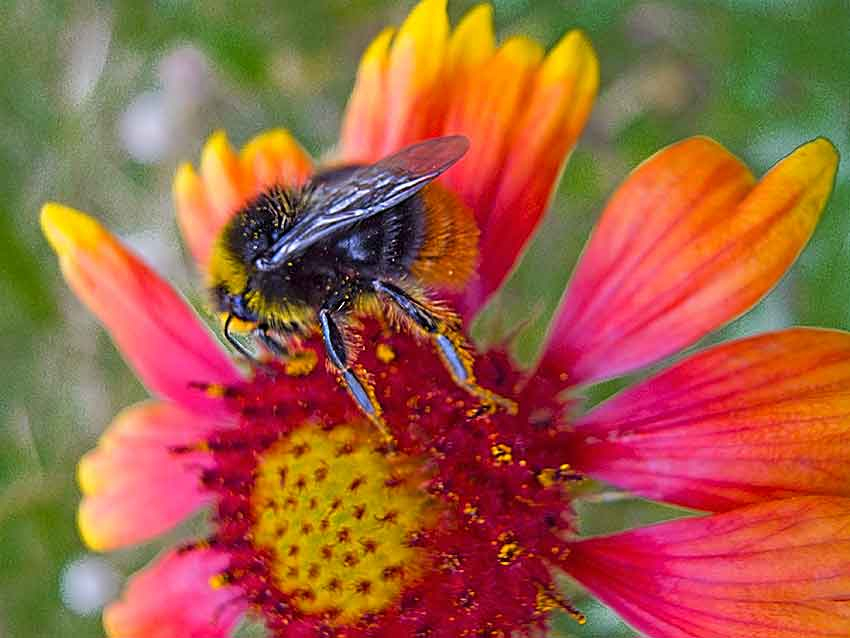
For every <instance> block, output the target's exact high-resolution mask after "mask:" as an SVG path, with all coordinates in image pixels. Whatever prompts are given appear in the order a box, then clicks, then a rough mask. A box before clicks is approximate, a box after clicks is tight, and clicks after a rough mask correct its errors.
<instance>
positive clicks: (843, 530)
mask: <svg viewBox="0 0 850 638" xmlns="http://www.w3.org/2000/svg"><path fill="white" fill-rule="evenodd" d="M564 568H565V569H566V570H567V571H568V572H569V573H570V574H571V575H572V576H574V577H575V578H576V579H577V580H578V581H579V582H581V583H582V584H583V585H584V586H585V587H587V588H588V589H589V590H590V591H591V592H593V594H594V595H596V596H598V597H599V598H600V599H601V600H602V601H603V602H605V603H606V604H608V605H610V606H611V607H612V608H613V609H614V610H615V611H617V613H619V614H620V615H621V616H622V617H623V618H624V619H625V620H626V621H627V622H628V623H630V624H631V625H632V626H633V627H634V628H636V629H637V630H639V631H641V632H642V633H643V634H645V635H646V636H649V637H651V638H801V637H803V636H806V637H812V638H814V637H816V636H823V637H830V636H831V637H834V638H839V637H841V638H844V637H846V636H848V635H850V603H848V600H850V499H846V498H836V497H817V496H811V497H799V498H793V499H785V500H781V501H773V502H770V503H762V504H759V505H752V506H749V507H744V508H741V509H738V510H734V511H732V512H727V513H725V514H717V515H713V516H706V517H702V518H692V519H684V520H679V521H674V522H671V523H663V524H660V525H654V526H652V527H648V528H643V529H638V530H633V531H629V532H625V533H621V534H615V535H613V536H608V537H604V538H592V539H590V540H585V541H579V542H576V543H574V544H573V549H572V553H571V554H570V555H569V556H568V557H567V558H566V560H565V561H564Z"/></svg>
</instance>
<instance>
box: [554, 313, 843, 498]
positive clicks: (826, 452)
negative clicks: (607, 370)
mask: <svg viewBox="0 0 850 638" xmlns="http://www.w3.org/2000/svg"><path fill="white" fill-rule="evenodd" d="M847 441H850V333H846V332H840V331H836V330H818V329H813V328H797V329H793V330H786V331H783V332H777V333H774V334H767V335H762V336H758V337H752V338H749V339H742V340H740V341H735V342H732V343H727V344H723V345H720V346H716V347H713V348H710V349H708V350H705V351H703V352H701V353H699V354H697V355H694V356H692V357H690V358H688V359H686V360H685V361H683V362H681V363H679V364H677V365H676V366H674V367H672V368H670V369H669V370H667V371H665V372H662V373H661V374H659V375H657V376H654V377H652V378H650V379H648V380H647V381H644V382H643V383H640V384H638V385H637V386H634V387H632V388H629V389H628V390H626V391H625V392H623V393H622V394H619V395H617V396H616V397H614V398H613V399H612V400H610V401H608V402H607V403H605V404H603V405H602V406H600V407H598V408H596V409H595V410H593V411H591V412H590V413H589V414H587V415H586V416H584V417H583V418H581V419H580V420H579V421H578V423H577V424H576V434H575V441H574V442H573V444H572V445H571V446H570V449H569V459H568V460H569V461H570V463H571V465H573V466H574V467H576V468H577V469H579V470H580V471H582V472H586V473H587V474H589V475H591V476H593V477H595V478H599V479H602V480H604V481H608V482H610V483H614V484H616V485H619V486H621V487H624V488H626V489H628V490H630V491H632V492H636V493H638V494H641V495H642V496H646V497H648V498H653V499H657V500H661V501H667V502H670V503H677V504H679V505H683V506H685V507H690V508H694V509H703V510H712V511H721V510H727V509H731V508H734V507H738V506H740V505H744V504H748V503H755V502H759V501H766V500H773V499H777V498H783V497H787V496H797V495H803V494H828V495H840V496H850V446H848V445H847Z"/></svg>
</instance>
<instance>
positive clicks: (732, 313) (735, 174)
mask: <svg viewBox="0 0 850 638" xmlns="http://www.w3.org/2000/svg"><path fill="white" fill-rule="evenodd" d="M837 163H838V158H837V154H836V152H835V149H834V147H833V146H832V145H831V144H830V143H829V142H828V141H827V140H825V139H818V140H815V141H813V142H810V143H808V144H805V145H803V146H801V147H800V148H798V149H797V150H795V151H794V152H793V153H791V154H790V155H789V156H788V157H786V158H785V159H783V160H782V161H780V162H779V163H778V164H777V165H776V166H774V167H773V168H772V169H771V170H770V172H769V173H767V174H766V175H765V176H764V178H762V180H761V181H760V182H759V183H758V184H757V185H756V186H755V187H753V186H752V177H751V175H750V173H749V171H747V169H746V167H745V166H744V165H743V164H741V163H740V162H739V161H738V160H737V159H736V158H735V157H734V156H733V155H731V154H730V153H729V152H728V151H726V150H725V149H724V148H723V147H721V146H720V145H719V144H717V143H716V142H713V141H711V140H708V139H705V138H692V139H689V140H685V141H683V142H679V143H678V144H674V145H672V146H670V147H668V148H666V149H664V150H662V151H659V152H658V153H656V154H655V155H654V156H653V157H651V158H650V159H649V160H647V161H646V162H644V163H643V164H641V165H640V166H639V167H638V168H637V169H636V170H635V171H634V172H633V173H632V174H631V175H630V176H629V178H628V179H627V180H626V182H625V183H624V184H623V185H622V186H621V187H620V189H619V190H618V191H617V192H616V193H615V194H614V196H613V198H612V199H611V201H610V202H609V204H608V206H607V207H606V209H605V212H604V213H603V215H602V219H601V220H600V222H599V224H598V226H597V228H596V230H595V232H594V234H593V237H592V238H591V240H590V243H589V245H588V247H587V248H586V250H585V252H584V255H583V256H582V259H581V262H580V263H579V265H578V267H577V269H576V272H575V274H574V275H573V279H572V281H571V282H570V286H569V289H568V290H567V292H566V295H565V299H564V301H563V302H562V304H561V309H560V310H559V312H558V313H557V315H556V319H555V321H554V323H553V328H552V330H551V333H550V337H549V341H548V345H547V347H546V350H545V354H544V357H543V361H542V367H549V368H551V369H553V370H559V371H565V372H567V374H568V375H569V376H570V377H571V380H572V382H573V383H574V384H579V383H587V382H591V381H598V380H600V379H604V378H607V377H612V376H616V375H619V374H623V373H625V372H628V371H630V370H634V369H635V368H638V367H640V366H643V365H647V364H649V363H652V362H654V361H657V360H658V359H661V358H662V357H665V356H667V355H669V354H672V353H674V352H676V351H677V350H680V349H682V348H685V347H687V346H689V345H691V344H693V343H694V342H696V341H697V340H699V339H700V338H702V337H703V336H705V335H706V334H708V333H709V332H711V331H712V330H714V329H716V328H718V327H720V326H721V325H723V324H724V323H726V322H727V321H729V320H730V319H732V318H734V317H736V316H737V315H739V314H741V313H742V312H744V311H745V310H747V309H748V308H750V307H751V306H752V305H753V304H755V303H756V302H757V301H758V300H759V299H760V298H761V297H762V296H764V295H765V293H767V291H769V290H770V289H771V288H772V287H773V286H774V284H775V283H776V282H777V281H778V280H779V278H780V277H781V276H782V275H783V274H784V273H785V271H786V270H787V269H788V267H789V266H790V265H791V263H792V262H793V261H794V260H795V259H796V257H797V255H798V254H799V253H800V251H801V250H802V249H803V246H804V245H805V244H806V241H808V238H809V236H810V235H811V233H812V231H813V229H814V227H815V224H816V223H817V220H818V218H819V217H820V213H821V211H822V210H823V207H824V204H825V203H826V200H827V198H828V196H829V193H830V191H831V190H832V183H833V179H834V177H835V171H836V166H837Z"/></svg>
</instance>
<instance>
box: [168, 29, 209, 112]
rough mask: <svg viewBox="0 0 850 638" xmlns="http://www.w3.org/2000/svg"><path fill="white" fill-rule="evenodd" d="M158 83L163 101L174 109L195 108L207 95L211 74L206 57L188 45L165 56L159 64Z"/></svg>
mask: <svg viewBox="0 0 850 638" xmlns="http://www.w3.org/2000/svg"><path fill="white" fill-rule="evenodd" d="M158 70H159V81H160V84H161V86H162V90H163V92H164V93H165V97H166V100H167V101H168V102H169V103H171V104H174V105H175V106H184V107H185V106H190V107H193V106H196V105H198V104H200V103H202V102H203V101H204V100H206V99H207V96H208V95H209V92H210V88H211V84H212V74H211V71H210V65H209V63H208V62H207V57H206V56H205V55H204V54H203V52H202V51H201V50H200V49H198V48H197V47H195V46H192V45H191V44H185V45H181V46H179V47H177V48H176V49H173V50H171V51H170V52H169V53H167V54H165V55H164V56H163V58H162V60H160V63H159V69H158Z"/></svg>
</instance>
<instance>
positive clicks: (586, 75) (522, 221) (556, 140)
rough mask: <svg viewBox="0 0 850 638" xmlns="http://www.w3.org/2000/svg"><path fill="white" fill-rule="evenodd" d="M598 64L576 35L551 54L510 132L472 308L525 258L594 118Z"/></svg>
mask: <svg viewBox="0 0 850 638" xmlns="http://www.w3.org/2000/svg"><path fill="white" fill-rule="evenodd" d="M598 86H599V63H598V61H597V59H596V54H595V53H594V51H593V48H592V46H591V45H590V42H589V41H588V40H587V38H586V37H585V36H584V34H582V33H581V32H579V31H571V32H570V33H568V34H567V35H565V36H564V38H563V39H562V40H561V41H560V42H559V43H558V45H557V46H555V48H554V49H552V51H550V53H549V55H547V56H546V59H545V60H544V62H543V64H542V65H541V67H540V70H539V72H538V73H537V75H536V77H535V79H534V83H533V84H532V86H531V88H530V93H529V95H528V97H527V98H526V99H525V100H524V102H523V104H522V111H521V112H519V113H518V114H517V115H518V116H519V117H518V119H517V120H516V121H514V122H513V123H512V128H511V129H510V141H509V143H508V146H507V148H506V149H505V152H504V164H503V165H502V166H501V167H499V169H498V173H497V175H498V176H499V180H498V182H497V183H496V184H495V185H494V189H493V191H491V193H490V204H489V206H484V205H482V207H483V208H485V209H487V208H489V209H490V212H489V214H488V215H487V219H486V222H485V224H484V225H483V226H482V238H481V255H482V263H481V267H480V269H479V281H478V286H477V288H476V290H475V291H474V293H470V294H469V295H468V296H467V299H466V302H465V303H466V306H467V307H470V308H474V309H477V308H478V307H480V306H481V305H483V304H484V302H485V301H486V299H487V297H489V296H490V294H492V293H493V292H494V291H495V290H496V289H498V287H499V286H500V285H501V283H502V281H503V280H504V279H505V277H506V276H507V275H508V273H509V272H510V270H511V269H512V268H513V266H514V264H515V263H516V261H517V260H518V258H519V255H520V254H521V252H522V250H523V248H525V246H526V244H527V243H528V240H529V239H530V238H531V236H532V235H533V234H534V231H535V229H536V228H537V225H538V223H539V222H540V220H541V219H542V218H543V213H544V212H546V209H547V207H548V206H549V201H550V200H551V198H552V195H553V194H554V192H555V188H556V186H557V182H558V179H559V178H560V175H561V172H562V170H563V168H564V165H565V164H566V161H567V158H568V156H569V154H570V152H571V151H572V149H573V147H574V146H575V144H576V141H577V140H578V136H579V135H580V134H581V132H582V130H583V129H584V125H585V124H586V123H587V119H588V117H589V116H590V109H591V106H592V105H593V100H594V99H595V97H596V91H597V88H598Z"/></svg>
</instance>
